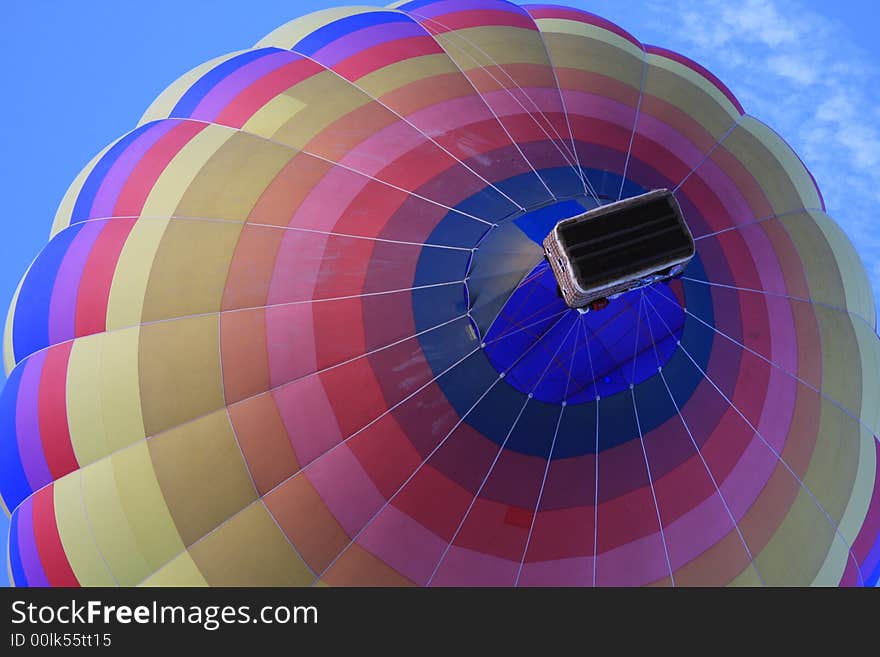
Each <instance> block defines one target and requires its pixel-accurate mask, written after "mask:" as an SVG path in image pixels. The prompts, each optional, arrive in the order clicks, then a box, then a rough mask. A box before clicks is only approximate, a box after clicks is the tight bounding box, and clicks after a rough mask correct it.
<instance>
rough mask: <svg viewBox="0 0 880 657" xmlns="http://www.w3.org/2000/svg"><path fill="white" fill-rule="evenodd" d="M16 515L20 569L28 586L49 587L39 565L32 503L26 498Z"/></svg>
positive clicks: (40, 564)
mask: <svg viewBox="0 0 880 657" xmlns="http://www.w3.org/2000/svg"><path fill="white" fill-rule="evenodd" d="M16 513H18V537H17V538H18V552H19V557H20V558H21V567H22V569H23V570H24V576H25V577H27V585H28V586H49V578H48V577H46V572H45V571H44V570H43V564H42V563H40V554H39V553H38V552H37V539H36V537H35V536H34V503H33V499H32V498H30V497H29V498H27V499H26V500H25V501H24V502H22V503H21V506H19V507H18V510H17V511H16Z"/></svg>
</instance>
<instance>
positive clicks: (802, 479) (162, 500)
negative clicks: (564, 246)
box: [0, 0, 880, 586]
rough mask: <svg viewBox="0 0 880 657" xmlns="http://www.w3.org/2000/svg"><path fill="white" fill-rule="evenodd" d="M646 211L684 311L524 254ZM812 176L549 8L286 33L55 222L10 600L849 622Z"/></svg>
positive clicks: (504, 5) (424, 10)
mask: <svg viewBox="0 0 880 657" xmlns="http://www.w3.org/2000/svg"><path fill="white" fill-rule="evenodd" d="M658 189H668V190H670V191H671V192H672V193H673V195H674V198H675V199H676V201H677V202H678V204H679V205H680V208H681V212H682V216H683V217H684V220H685V221H686V224H687V227H688V228H689V231H690V233H691V234H692V235H693V240H694V244H695V255H694V256H693V258H692V259H691V260H690V261H689V262H688V264H687V267H686V269H685V270H684V273H683V275H682V277H681V278H679V279H672V280H663V281H657V282H654V283H652V284H651V285H647V286H644V287H640V288H639V289H633V290H630V291H627V292H624V293H622V294H620V296H618V297H617V298H615V299H612V300H610V302H609V303H608V304H607V307H605V308H604V309H601V310H599V309H596V310H593V311H590V312H582V310H583V309H582V310H581V311H579V310H578V309H574V308H570V307H569V306H568V305H567V304H566V303H565V301H564V300H563V299H562V298H561V297H560V296H559V294H558V293H557V290H556V286H557V281H556V279H555V278H554V274H553V271H552V270H551V268H550V267H549V265H548V262H547V261H546V259H545V258H544V251H543V249H542V241H543V240H544V239H545V237H546V236H547V235H548V234H549V233H550V231H551V230H553V228H554V227H555V226H556V224H557V223H558V222H560V221H561V220H563V219H566V218H569V217H573V216H576V215H579V214H582V213H584V212H587V211H589V210H592V209H594V208H597V207H599V206H603V205H607V204H610V203H613V202H616V201H618V200H621V199H627V198H630V197H635V196H639V195H641V194H645V193H648V192H651V191H653V190H658ZM873 303H874V302H873V298H872V295H871V289H870V284H869V281H868V278H867V275H866V273H865V269H864V267H863V266H862V264H861V262H860V260H859V257H858V255H857V253H856V251H855V250H854V248H853V246H852V244H851V243H850V242H849V240H848V239H847V237H846V236H845V235H844V233H843V232H842V230H841V229H840V228H839V227H838V225H837V224H836V223H835V222H834V221H833V220H832V219H831V218H830V217H829V216H828V215H827V214H826V213H825V205H824V202H823V200H822V196H821V194H820V192H819V189H818V188H817V185H816V183H815V181H814V180H813V178H812V176H811V175H810V173H809V172H808V170H807V169H806V167H805V166H804V164H803V163H802V162H801V160H800V159H799V158H798V156H797V155H796V154H795V153H794V152H793V151H792V149H791V148H790V147H789V146H788V145H787V144H786V142H785V141H784V140H783V139H782V138H781V137H780V136H779V135H777V134H776V133H775V132H774V131H773V130H772V129H770V128H769V127H768V126H766V125H765V124H763V123H761V122H760V121H759V120H758V119H756V118H753V117H752V116H750V115H748V114H746V113H745V111H744V109H743V107H742V106H741V105H740V103H739V102H738V101H737V99H736V97H735V96H734V95H733V94H732V93H731V92H730V91H729V90H728V89H727V87H725V86H724V84H723V83H722V82H721V81H720V80H718V79H717V78H716V77H715V76H713V75H712V74H711V73H710V72H709V71H707V70H706V69H705V68H703V67H702V66H700V65H699V64H698V63H696V62H694V61H691V60H690V59H688V58H686V57H684V56H682V55H680V54H677V53H675V52H671V51H669V50H665V49H663V48H660V47H655V46H649V45H646V44H643V43H642V42H640V41H639V40H638V39H637V38H635V37H634V36H632V35H631V34H629V33H627V32H626V31H625V30H623V29H621V28H620V27H618V26H617V25H614V24H612V23H610V22H608V21H606V20H603V19H602V18H600V17H598V16H595V15H592V14H590V13H586V12H584V11H580V10H576V9H572V8H567V7H563V6H555V5H527V6H522V7H521V6H518V5H514V4H511V3H509V2H505V1H503V0H413V1H410V2H399V3H396V4H394V5H391V6H389V7H387V8H367V7H338V8H332V9H327V10H325V11H320V12H317V13H314V14H310V15H307V16H304V17H301V18H297V19H295V20H293V21H291V22H289V23H287V24H286V25H283V26H282V27H280V28H278V29H277V30H275V31H274V32H272V33H271V34H269V35H267V36H266V37H265V38H264V39H262V40H261V41H260V42H259V43H257V44H256V45H255V46H254V47H253V48H250V49H248V50H243V51H237V52H233V53H231V54H228V55H224V56H222V57H218V58H217V59H214V60H212V61H209V62H207V63H205V64H203V65H201V66H199V67H197V68H195V69H193V70H192V71H190V72H188V73H186V74H185V75H183V76H182V77H181V78H180V79H178V80H177V81H176V82H174V83H173V84H171V85H170V86H169V87H168V88H167V89H166V90H165V91H164V92H163V93H162V94H161V95H160V96H159V97H158V98H157V99H156V100H155V102H154V103H153V104H152V105H151V106H150V107H149V108H148V109H147V111H146V113H145V114H144V116H143V118H142V119H141V121H140V123H139V124H138V125H137V127H136V128H135V129H134V130H132V131H131V132H129V133H128V134H126V135H124V136H122V137H121V138H120V139H118V140H117V141H115V142H114V143H112V144H110V145H109V146H108V147H107V148H106V149H104V150H103V151H102V152H101V153H99V154H98V155H97V156H95V157H94V159H93V160H92V161H91V162H89V163H88V164H87V165H86V166H85V168H84V169H83V170H82V172H81V173H80V174H79V176H77V178H76V179H75V180H74V182H73V184H72V185H71V187H70V188H69V190H68V191H67V193H66V195H65V196H64V198H63V200H62V202H61V205H60V207H59V210H58V212H57V215H56V217H55V220H54V224H53V225H52V229H51V239H50V240H49V241H48V243H47V244H46V246H45V247H44V248H43V250H42V251H41V252H40V254H39V255H38V256H37V257H36V259H35V260H34V261H33V263H32V265H31V266H30V268H29V269H28V270H27V272H26V273H25V274H24V277H23V278H22V281H21V284H20V286H19V288H18V290H17V292H16V295H15V298H14V300H13V303H12V305H11V308H10V310H9V314H8V320H7V323H6V329H5V333H4V339H3V340H4V342H3V345H4V359H5V367H6V370H7V372H8V374H9V379H8V382H7V384H6V386H5V388H4V389H3V392H2V397H0V468H2V471H0V491H2V499H3V502H4V504H5V507H6V509H7V510H8V511H9V512H11V514H12V519H11V534H10V549H9V569H10V573H11V577H12V580H13V581H14V583H15V584H18V585H29V586H47V585H51V586H55V585H64V586H67V585H122V586H133V585H246V586H256V585H285V586H286V585H292V586H308V585H313V584H318V585H379V586H385V585H420V586H448V585H462V586H477V585H493V586H540V585H550V586H569V585H571V586H590V585H599V586H604V585H627V586H628V585H684V586H688V585H725V584H734V585H752V586H757V585H809V584H816V585H838V584H842V585H867V584H872V583H875V582H876V581H877V579H878V574H880V570H878V562H880V547H878V546H880V543H878V534H880V486H878V481H880V480H878V477H880V471H878V468H877V454H878V439H877V435H878V433H880V404H877V400H878V399H880V380H878V377H880V339H878V336H877V333H876V313H875V308H874V305H873Z"/></svg>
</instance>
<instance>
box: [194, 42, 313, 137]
mask: <svg viewBox="0 0 880 657" xmlns="http://www.w3.org/2000/svg"><path fill="white" fill-rule="evenodd" d="M300 59H302V56H301V55H297V54H294V53H292V52H290V51H289V50H279V51H278V52H275V53H272V54H271V55H266V56H265V57H260V58H259V59H257V60H254V61H252V62H250V63H248V64H245V65H244V66H242V67H241V68H238V69H236V70H235V71H233V72H232V73H230V74H229V75H227V76H226V77H225V78H223V80H222V81H220V82H219V83H218V84H217V85H215V86H214V88H213V89H211V91H209V92H208V93H207V94H205V97H204V98H202V100H201V101H200V102H199V104H198V105H197V106H196V108H195V109H194V110H193V112H192V117H193V118H195V119H200V120H202V121H213V120H214V119H216V118H217V116H218V115H219V114H220V112H222V111H223V108H225V107H226V106H227V105H228V104H229V103H230V102H232V101H233V100H234V99H235V97H236V96H237V95H238V94H240V93H241V92H242V91H243V90H244V89H246V88H247V87H249V86H250V85H252V84H253V83H254V82H256V81H257V80H259V79H260V78H262V77H263V76H265V75H268V74H269V73H271V72H272V71H274V70H276V69H279V68H281V67H282V66H284V65H285V64H290V63H291V62H295V61H298V60H300Z"/></svg>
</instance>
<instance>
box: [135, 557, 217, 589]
mask: <svg viewBox="0 0 880 657" xmlns="http://www.w3.org/2000/svg"><path fill="white" fill-rule="evenodd" d="M141 586H208V582H207V581H206V580H205V578H204V577H203V576H202V573H200V572H199V567H198V566H197V565H196V562H195V561H193V559H192V557H191V556H190V554H189V552H184V553H182V554H179V555H178V556H176V557H175V558H174V559H173V560H172V561H170V562H169V563H168V564H167V565H165V566H164V567H162V569H161V570H159V571H158V572H155V573H153V574H152V575H150V576H149V577H148V578H147V579H145V580H144V582H143V584H141Z"/></svg>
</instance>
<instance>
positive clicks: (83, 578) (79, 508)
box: [54, 470, 115, 586]
mask: <svg viewBox="0 0 880 657" xmlns="http://www.w3.org/2000/svg"><path fill="white" fill-rule="evenodd" d="M81 486H82V475H81V474H80V472H79V471H78V470H77V471H74V472H71V473H70V474H69V475H66V476H64V477H62V478H61V479H59V480H58V481H56V482H55V490H54V499H55V520H56V522H57V524H58V534H59V535H60V536H61V545H62V546H63V547H64V554H65V555H66V556H67V560H68V561H69V562H70V567H71V568H72V569H73V573H74V575H76V578H77V580H79V582H80V584H82V585H84V586H113V585H114V584H115V582H114V580H113V577H112V575H111V574H110V570H109V569H108V568H107V564H106V563H105V562H104V559H103V556H102V555H101V552H100V550H99V549H98V546H97V545H96V544H95V539H94V537H93V536H92V533H91V531H90V530H89V521H88V518H87V517H86V510H85V506H84V503H83V495H82V489H81Z"/></svg>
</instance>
